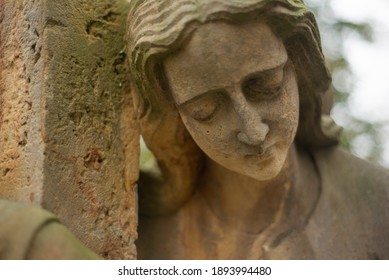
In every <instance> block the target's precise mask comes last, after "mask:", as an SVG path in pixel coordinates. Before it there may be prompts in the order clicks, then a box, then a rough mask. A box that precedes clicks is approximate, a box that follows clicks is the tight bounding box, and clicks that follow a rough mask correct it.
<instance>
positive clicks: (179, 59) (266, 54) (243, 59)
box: [164, 21, 287, 103]
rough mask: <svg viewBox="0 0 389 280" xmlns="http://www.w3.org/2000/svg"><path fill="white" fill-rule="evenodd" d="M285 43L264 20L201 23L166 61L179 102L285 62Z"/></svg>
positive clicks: (166, 67) (170, 81)
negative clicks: (186, 41)
mask: <svg viewBox="0 0 389 280" xmlns="http://www.w3.org/2000/svg"><path fill="white" fill-rule="evenodd" d="M286 60H287V52H286V50H285V47H284V45H283V42H282V40H281V39H280V38H278V37H277V36H276V35H275V34H274V33H273V32H272V30H271V29H270V27H269V26H268V25H267V24H265V23H263V22H257V21H253V22H250V23H245V24H239V25H237V24H231V23H226V22H221V21H218V22H211V23H207V24H204V25H202V26H200V27H199V28H198V29H197V30H196V31H195V32H194V34H193V35H192V37H191V39H190V40H189V42H188V43H187V44H186V45H185V46H183V48H182V49H181V50H179V51H177V52H176V53H174V54H172V55H170V56H169V57H168V58H166V59H165V61H164V66H165V72H166V75H167V77H168V80H169V83H170V87H171V89H172V91H173V93H175V92H179V93H180V94H179V96H178V99H179V100H177V101H178V103H182V102H184V101H186V100H188V99H191V98H193V97H195V95H197V94H201V93H203V92H206V91H208V90H212V89H218V88H220V87H224V86H227V84H226V83H228V82H239V81H240V80H241V79H243V78H244V77H245V76H247V75H250V74H252V73H254V72H260V71H264V70H268V69H272V68H275V67H277V66H279V65H282V64H284V63H285V62H286Z"/></svg>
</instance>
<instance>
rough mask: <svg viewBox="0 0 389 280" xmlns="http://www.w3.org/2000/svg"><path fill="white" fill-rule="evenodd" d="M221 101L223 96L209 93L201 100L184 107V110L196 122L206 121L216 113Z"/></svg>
mask: <svg viewBox="0 0 389 280" xmlns="http://www.w3.org/2000/svg"><path fill="white" fill-rule="evenodd" d="M222 100H223V94H222V93H219V92H210V93H207V94H206V95H203V96H202V97H201V98H199V99H197V100H194V101H192V102H190V103H187V104H185V105H184V110H185V111H186V112H187V113H188V114H189V116H191V117H192V118H193V119H195V120H197V121H202V122H205V121H208V120H210V119H211V118H212V117H213V116H214V114H215V113H216V112H217V110H218V108H219V107H220V105H221V103H222Z"/></svg>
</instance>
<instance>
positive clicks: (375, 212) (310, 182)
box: [128, 0, 389, 259]
mask: <svg viewBox="0 0 389 280" xmlns="http://www.w3.org/2000/svg"><path fill="white" fill-rule="evenodd" d="M128 30H129V33H128V40H129V41H128V45H129V62H130V71H131V79H132V82H133V87H134V89H133V93H134V99H135V103H136V104H135V105H136V108H137V110H138V116H139V120H140V125H141V130H142V135H143V138H144V140H145V142H146V144H147V145H148V147H149V148H150V150H151V151H152V152H153V153H154V155H155V157H156V159H157V161H158V164H159V167H160V170H161V174H160V176H157V175H155V174H154V175H153V174H148V173H145V172H142V173H141V176H140V181H139V193H140V212H141V215H140V218H139V221H140V225H139V240H138V244H137V246H138V255H139V258H144V259H385V258H389V203H388V201H389V188H388V182H389V174H388V172H387V171H385V170H384V169H383V168H381V167H379V166H375V165H373V164H371V163H368V162H365V161H363V160H361V159H358V158H356V157H354V156H352V155H351V154H349V153H347V152H345V151H343V150H342V149H341V148H339V147H338V146H337V143H338V138H339V134H340V132H341V130H340V128H339V127H338V126H336V124H335V123H334V122H333V121H332V119H331V118H330V117H329V116H328V115H325V114H324V113H323V110H322V100H323V98H324V96H325V94H326V93H327V94H328V92H329V87H330V83H331V77H330V74H329V72H328V70H327V68H326V66H325V62H324V57H323V54H322V50H321V45H320V36H319V32H318V28H317V25H316V22H315V19H314V16H313V14H312V13H311V12H310V11H309V10H307V8H306V7H305V5H304V3H303V1H301V0H245V1H240V0H187V1H184V0H182V1H177V0H143V1H132V4H131V10H130V15H129V23H128Z"/></svg>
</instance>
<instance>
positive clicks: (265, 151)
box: [244, 144, 274, 159]
mask: <svg viewBox="0 0 389 280" xmlns="http://www.w3.org/2000/svg"><path fill="white" fill-rule="evenodd" d="M273 147H274V144H271V145H262V146H255V147H254V146H252V147H251V149H250V150H252V152H251V151H250V152H248V153H245V154H244V157H245V158H252V157H256V158H258V157H260V158H262V159H267V158H269V157H271V155H272V148H273Z"/></svg>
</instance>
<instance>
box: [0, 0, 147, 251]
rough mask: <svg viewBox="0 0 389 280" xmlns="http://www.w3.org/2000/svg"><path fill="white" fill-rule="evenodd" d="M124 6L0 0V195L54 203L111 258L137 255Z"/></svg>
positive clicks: (104, 0) (109, 0)
mask: <svg viewBox="0 0 389 280" xmlns="http://www.w3.org/2000/svg"><path fill="white" fill-rule="evenodd" d="M127 5H128V3H127V2H126V1H124V0H123V1H120V0H101V1H92V2H91V1H86V0H84V1H83V0H72V1H66V2H62V1H21V0H18V1H8V0H2V1H1V8H2V9H1V12H0V13H1V14H0V21H1V40H0V54H1V59H0V69H1V76H0V89H1V95H0V139H1V142H0V148H1V152H0V196H1V197H3V198H7V199H13V200H18V201H23V202H31V203H33V204H37V205H42V206H43V207H44V208H46V209H48V210H50V211H53V212H54V213H55V214H57V215H58V216H59V217H60V219H61V221H62V222H63V223H64V224H65V225H66V226H67V227H68V228H69V229H70V230H71V231H72V232H73V233H75V235H76V236H77V237H78V238H80V239H81V241H83V242H84V243H85V244H86V245H87V246H89V247H90V248H91V249H93V250H94V251H95V252H97V253H99V254H100V255H101V256H103V257H105V258H111V259H134V258H136V250H135V245H134V240H135V239H136V223H137V222H136V209H135V182H136V180H137V173H138V159H139V155H138V153H139V148H138V142H139V141H138V140H139V134H138V129H137V126H136V124H135V121H134V117H133V113H132V106H131V104H132V101H131V99H130V94H129V93H130V92H129V91H130V90H129V83H128V80H127V77H128V75H127V74H126V68H125V56H126V54H125V52H124V49H125V42H124V40H123V36H124V35H123V34H124V28H125V20H126V14H127Z"/></svg>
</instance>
